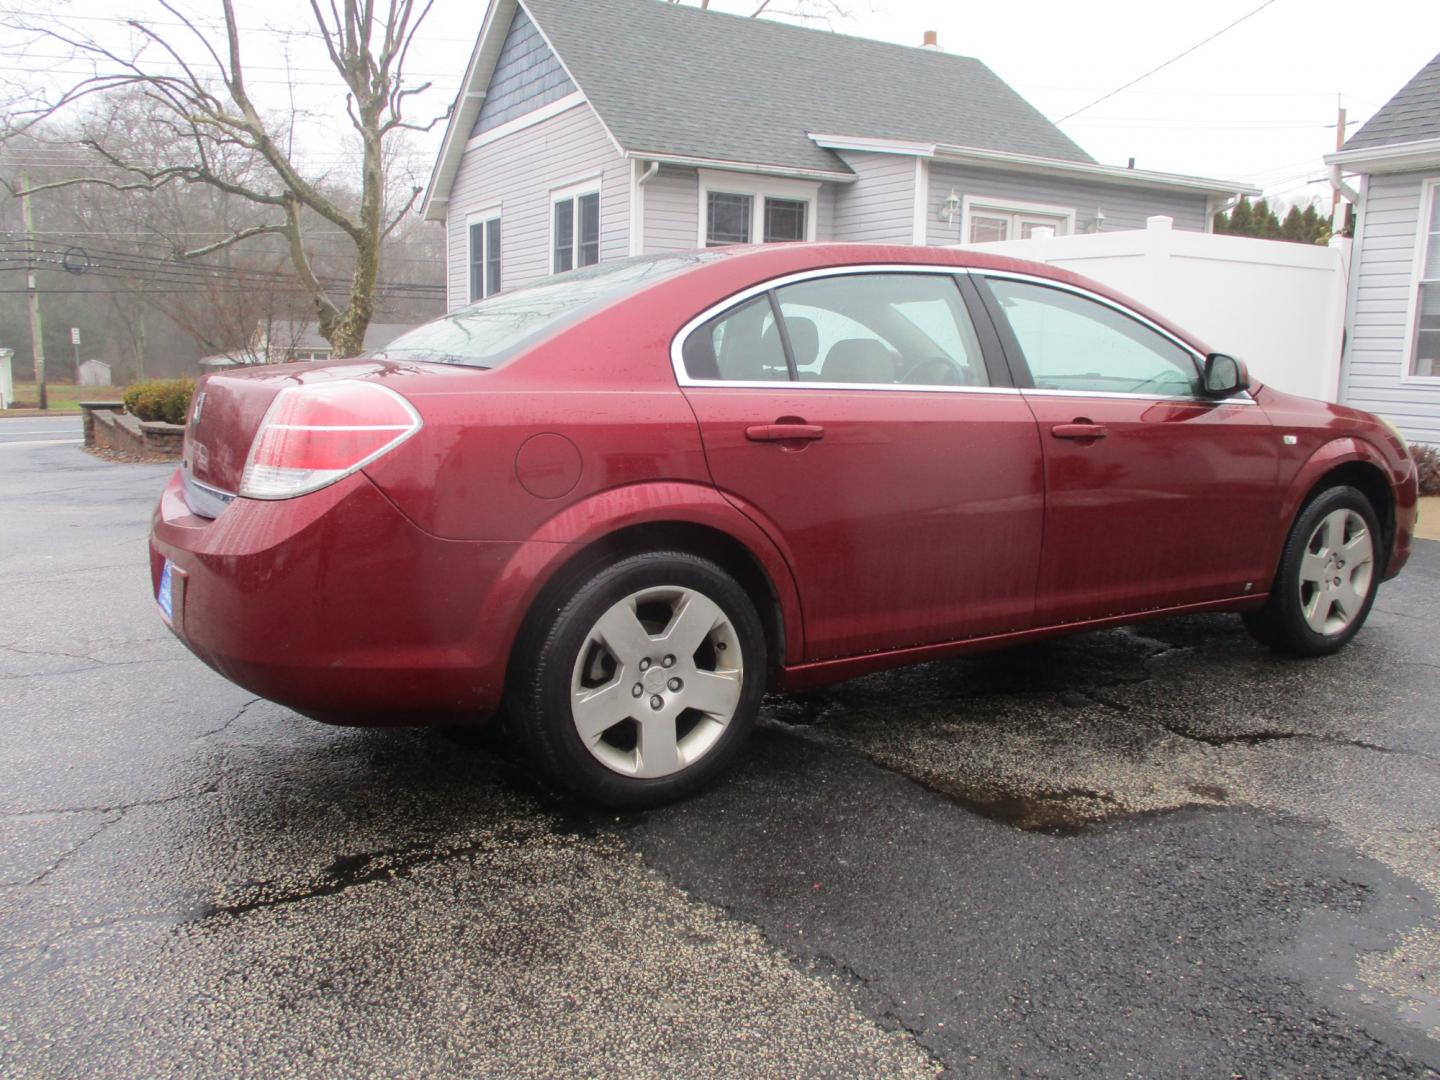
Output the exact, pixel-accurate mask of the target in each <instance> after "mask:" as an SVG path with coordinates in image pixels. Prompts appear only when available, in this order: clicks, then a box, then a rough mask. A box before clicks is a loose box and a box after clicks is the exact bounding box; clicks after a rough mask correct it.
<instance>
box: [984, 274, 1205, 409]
mask: <svg viewBox="0 0 1440 1080" xmlns="http://www.w3.org/2000/svg"><path fill="white" fill-rule="evenodd" d="M987 280H988V283H989V287H990V291H991V292H992V293H993V294H994V296H995V298H996V299H997V300H998V301H999V302H1000V308H1001V310H1002V311H1003V312H1004V314H1005V318H1006V320H1007V321H1008V322H1009V324H1010V329H1011V330H1012V331H1014V334H1015V339H1016V341H1017V343H1018V344H1019V346H1020V351H1021V353H1022V354H1024V357H1025V363H1026V364H1027V365H1028V366H1029V368H1030V375H1031V377H1032V378H1033V379H1034V381H1035V387H1036V389H1039V390H1085V391H1091V392H1099V393H1112V394H1152V395H1155V396H1157V397H1167V396H1176V395H1194V394H1198V392H1199V382H1200V380H1199V369H1198V368H1197V366H1196V364H1195V358H1194V355H1193V354H1192V353H1191V352H1190V351H1189V350H1188V349H1185V348H1183V347H1182V346H1180V345H1177V344H1176V343H1175V342H1174V341H1172V340H1171V339H1170V338H1168V337H1166V336H1165V335H1163V334H1161V333H1159V332H1158V331H1156V330H1153V329H1151V328H1150V327H1149V326H1146V325H1145V324H1144V323H1142V322H1140V321H1139V320H1138V319H1133V318H1131V317H1130V316H1128V315H1125V314H1123V313H1121V312H1119V311H1117V310H1115V309H1114V308H1112V307H1110V306H1108V305H1106V304H1102V303H1100V302H1099V301H1098V300H1091V299H1089V298H1087V297H1084V296H1078V295H1076V294H1075V293H1072V292H1067V291H1066V290H1064V289H1055V288H1051V287H1050V286H1048V285H1037V284H1034V283H1033V282H1028V281H1012V280H1009V279H1007V278H990V279H987Z"/></svg>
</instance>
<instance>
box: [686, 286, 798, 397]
mask: <svg viewBox="0 0 1440 1080" xmlns="http://www.w3.org/2000/svg"><path fill="white" fill-rule="evenodd" d="M684 353H685V370H686V371H687V372H688V373H689V374H690V377H691V378H692V379H724V380H725V381H726V382H783V381H785V380H787V379H789V378H790V369H789V366H788V365H787V364H786V362H785V347H784V345H782V344H781V342H780V331H779V329H778V328H777V327H776V325H775V314H774V311H773V310H772V308H771V306H770V294H769V293H762V294H761V295H759V296H757V297H754V298H753V299H750V300H747V301H745V303H743V304H741V305H740V306H739V307H734V308H731V309H730V310H729V311H726V312H724V313H722V314H720V315H717V316H715V317H714V318H713V319H711V320H710V321H709V322H707V323H705V324H704V325H702V326H699V327H697V328H696V329H695V330H693V331H691V333H690V336H689V337H688V338H686V339H685V349H684Z"/></svg>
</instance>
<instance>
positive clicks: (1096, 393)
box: [1020, 387, 1259, 405]
mask: <svg viewBox="0 0 1440 1080" xmlns="http://www.w3.org/2000/svg"><path fill="white" fill-rule="evenodd" d="M1020 393H1021V394H1023V395H1024V396H1025V397H1064V398H1122V399H1125V400H1130V401H1171V402H1188V403H1190V404H1192V405H1258V404H1259V402H1257V401H1256V400H1255V399H1254V398H1252V397H1251V396H1250V394H1249V392H1248V391H1247V392H1242V393H1239V394H1234V395H1232V396H1230V397H1223V398H1210V397H1196V396H1195V395H1194V394H1127V393H1124V392H1122V391H1119V390H1116V391H1110V390H1037V389H1034V388H1031V387H1025V388H1023V389H1022V390H1021V391H1020Z"/></svg>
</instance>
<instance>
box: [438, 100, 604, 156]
mask: <svg viewBox="0 0 1440 1080" xmlns="http://www.w3.org/2000/svg"><path fill="white" fill-rule="evenodd" d="M584 104H586V101H585V95H584V94H582V93H580V92H579V91H578V90H577V91H576V92H575V93H573V94H566V95H565V96H564V97H563V98H556V99H555V100H554V101H552V102H550V104H548V105H541V106H540V107H539V108H538V109H535V110H533V111H532V112H528V113H526V114H525V115H524V116H517V117H515V119H514V120H507V121H505V123H503V124H498V125H496V126H495V127H493V128H491V129H490V130H489V131H482V132H481V133H480V134H479V135H476V136H474V137H473V138H471V139H469V140H467V141H466V143H465V149H466V150H467V151H470V150H476V149H479V148H480V147H482V146H488V145H490V144H491V143H493V142H496V141H498V140H500V139H503V138H505V136H507V135H514V134H515V132H517V131H524V130H525V129H526V128H528V127H534V126H535V125H536V124H542V123H544V122H545V121H546V120H549V119H551V118H553V117H556V116H559V115H560V114H561V113H565V112H569V111H570V110H571V109H574V108H577V107H579V106H581V105H584Z"/></svg>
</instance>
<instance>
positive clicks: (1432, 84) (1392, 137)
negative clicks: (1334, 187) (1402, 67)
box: [1345, 56, 1440, 150]
mask: <svg viewBox="0 0 1440 1080" xmlns="http://www.w3.org/2000/svg"><path fill="white" fill-rule="evenodd" d="M1434 138H1440V56H1436V57H1435V59H1434V60H1431V61H1430V63H1428V64H1426V65H1425V66H1424V67H1423V68H1421V69H1420V70H1419V71H1418V72H1417V73H1416V75H1415V77H1414V78H1413V79H1411V80H1410V81H1409V82H1408V83H1406V84H1405V85H1404V86H1403V87H1401V88H1400V92H1399V93H1398V94H1396V95H1395V96H1394V97H1392V98H1391V99H1390V100H1389V101H1387V102H1386V103H1385V104H1384V105H1382V106H1381V107H1380V111H1379V112H1377V113H1376V114H1375V115H1374V116H1372V117H1370V119H1369V120H1367V121H1365V124H1364V126H1362V127H1361V128H1360V130H1359V131H1357V132H1356V133H1355V134H1354V135H1352V136H1350V138H1349V139H1347V140H1346V141H1345V149H1346V150H1364V149H1367V148H1369V147H1372V146H1390V145H1391V144H1393V143H1407V142H1415V141H1417V140H1419V139H1434Z"/></svg>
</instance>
